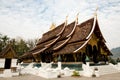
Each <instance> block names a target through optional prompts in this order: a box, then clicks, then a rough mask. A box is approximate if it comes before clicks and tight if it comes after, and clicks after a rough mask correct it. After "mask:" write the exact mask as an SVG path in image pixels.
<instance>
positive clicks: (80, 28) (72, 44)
mask: <svg viewBox="0 0 120 80" xmlns="http://www.w3.org/2000/svg"><path fill="white" fill-rule="evenodd" d="M93 33H94V34H95V35H96V36H97V38H98V39H100V40H101V45H102V46H103V47H104V50H105V51H106V52H107V54H108V55H111V53H110V51H109V49H108V48H107V46H106V44H105V42H106V41H105V39H104V37H103V35H102V33H101V31H100V28H99V25H98V21H97V18H96V17H94V18H91V19H89V20H87V21H85V22H83V23H81V24H78V22H77V19H76V20H75V21H73V22H72V23H70V24H67V22H66V21H65V22H64V23H62V24H61V25H59V26H57V27H56V28H54V29H53V30H50V31H48V32H46V33H44V34H43V36H42V38H41V39H40V40H39V41H38V43H37V45H36V47H35V48H34V49H32V50H31V51H30V52H29V53H30V54H33V55H36V54H41V53H44V52H47V51H53V55H58V54H71V53H77V52H78V51H79V50H80V49H81V48H83V47H84V46H85V45H86V44H87V43H88V42H89V40H90V39H91V35H92V34H93Z"/></svg>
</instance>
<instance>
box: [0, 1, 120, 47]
mask: <svg viewBox="0 0 120 80" xmlns="http://www.w3.org/2000/svg"><path fill="white" fill-rule="evenodd" d="M97 6H98V7H99V11H98V19H99V24H100V28H101V30H102V33H103V36H104V37H105V39H106V41H107V42H108V45H109V47H110V48H113V47H116V46H120V44H119V43H120V42H119V41H120V39H119V38H118V36H119V34H120V31H119V30H120V28H119V25H120V24H119V21H120V17H119V14H120V8H119V7H120V1H119V0H115V1H113V0H103V1H100V0H0V32H2V33H5V34H7V35H8V36H11V37H16V36H22V37H24V38H26V39H27V38H35V37H38V36H40V35H41V34H42V33H43V32H47V31H48V30H49V26H50V25H51V23H52V22H55V23H56V25H59V24H61V23H62V22H64V20H65V17H66V16H67V15H69V17H68V22H69V23H70V22H71V21H73V20H75V16H76V14H77V13H78V12H80V14H79V23H81V22H82V21H84V20H87V19H88V18H89V17H92V16H93V13H94V12H95V9H96V7H97ZM115 40H116V41H115Z"/></svg>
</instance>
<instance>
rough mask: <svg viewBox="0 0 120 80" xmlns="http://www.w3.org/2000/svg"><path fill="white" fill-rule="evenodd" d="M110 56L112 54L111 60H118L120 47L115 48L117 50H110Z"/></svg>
mask: <svg viewBox="0 0 120 80" xmlns="http://www.w3.org/2000/svg"><path fill="white" fill-rule="evenodd" d="M111 52H112V54H113V56H112V57H113V58H118V57H119V58H120V47H117V48H113V49H112V50H111Z"/></svg>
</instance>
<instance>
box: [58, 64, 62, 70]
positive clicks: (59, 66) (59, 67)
mask: <svg viewBox="0 0 120 80" xmlns="http://www.w3.org/2000/svg"><path fill="white" fill-rule="evenodd" d="M58 69H60V70H61V69H62V68H61V62H58Z"/></svg>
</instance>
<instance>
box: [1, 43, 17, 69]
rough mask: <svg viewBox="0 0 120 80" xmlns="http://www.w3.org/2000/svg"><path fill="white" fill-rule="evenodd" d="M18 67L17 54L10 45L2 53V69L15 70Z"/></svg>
mask: <svg viewBox="0 0 120 80" xmlns="http://www.w3.org/2000/svg"><path fill="white" fill-rule="evenodd" d="M16 65H17V54H16V52H15V51H14V49H13V48H12V45H11V44H8V45H7V46H6V47H5V48H4V49H3V50H2V52H1V53H0V68H1V69H12V70H14V69H15V68H16Z"/></svg>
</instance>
